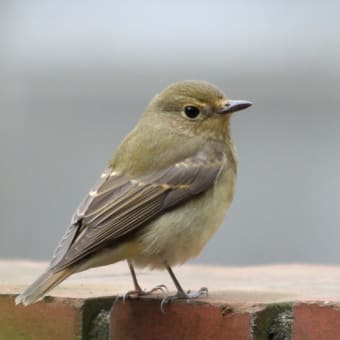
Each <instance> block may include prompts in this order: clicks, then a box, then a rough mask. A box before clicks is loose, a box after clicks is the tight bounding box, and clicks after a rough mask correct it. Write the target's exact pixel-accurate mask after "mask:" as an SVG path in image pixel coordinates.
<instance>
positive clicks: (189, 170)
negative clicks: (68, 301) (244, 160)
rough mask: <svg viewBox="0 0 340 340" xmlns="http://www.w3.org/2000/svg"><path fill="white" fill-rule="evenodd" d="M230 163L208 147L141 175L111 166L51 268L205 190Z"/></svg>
mask: <svg viewBox="0 0 340 340" xmlns="http://www.w3.org/2000/svg"><path fill="white" fill-rule="evenodd" d="M225 163H226V157H225V155H224V153H222V152H219V153H216V152H212V150H205V151H201V152H200V153H198V154H196V155H195V156H192V157H188V158H186V159H184V160H183V161H180V162H178V163H176V164H173V165H171V166H169V167H168V168H166V169H163V170H161V171H158V172H155V173H152V174H150V175H148V176H142V177H138V178H133V177H131V176H128V175H125V174H122V173H119V172H116V171H114V170H112V169H110V168H108V169H106V170H105V172H104V173H103V174H102V175H101V177H100V179H99V181H98V183H97V184H96V185H95V186H94V188H93V189H92V190H91V191H90V193H89V194H88V196H87V197H86V198H85V200H84V201H83V202H82V203H81V205H80V206H79V208H78V210H77V211H76V213H75V215H74V216H73V219H72V224H71V226H70V227H69V229H68V230H67V231H66V233H65V235H64V237H63V238H62V240H61V241H60V243H59V245H58V247H57V249H56V250H55V253H54V256H53V258H52V261H51V263H50V268H51V269H53V270H56V271H59V270H61V269H63V268H65V267H67V266H69V265H72V264H74V263H76V262H78V261H80V260H82V259H84V258H85V257H87V256H89V255H91V254H92V253H94V252H96V251H97V250H99V249H102V248H103V247H105V246H109V245H110V244H111V245H113V244H114V242H115V241H117V239H119V238H121V237H125V236H129V235H131V234H132V233H133V232H134V231H136V230H137V229H139V228H141V227H142V226H143V225H145V223H146V222H148V221H149V220H151V219H152V218H154V217H156V216H157V215H159V214H160V213H161V212H164V211H166V210H167V209H169V208H171V207H174V206H175V205H177V204H180V203H183V202H184V201H187V200H189V199H190V198H192V197H193V196H195V195H198V194H200V193H202V192H204V191H205V190H207V189H208V188H210V187H211V186H213V184H214V182H215V181H216V179H217V177H218V175H219V173H220V172H221V170H222V168H223V167H224V166H225V165H226V164H225Z"/></svg>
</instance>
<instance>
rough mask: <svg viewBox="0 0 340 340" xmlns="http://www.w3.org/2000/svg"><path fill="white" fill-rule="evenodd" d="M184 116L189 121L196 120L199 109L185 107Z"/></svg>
mask: <svg viewBox="0 0 340 340" xmlns="http://www.w3.org/2000/svg"><path fill="white" fill-rule="evenodd" d="M184 114H185V116H186V117H187V118H189V119H196V118H197V117H198V116H199V114H200V109H199V108H198V107H196V106H186V107H185V108H184Z"/></svg>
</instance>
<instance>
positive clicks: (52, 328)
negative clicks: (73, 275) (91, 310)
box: [0, 295, 81, 340]
mask: <svg viewBox="0 0 340 340" xmlns="http://www.w3.org/2000/svg"><path fill="white" fill-rule="evenodd" d="M47 300H48V299H47ZM47 300H45V301H43V302H38V303H36V304H34V305H32V306H29V307H24V306H22V305H21V306H16V305H15V303H14V296H1V295H0V306H1V308H0V330H1V331H0V339H1V340H9V339H10V340H16V339H23V340H26V339H30V340H41V339H49V340H54V339H56V340H57V339H58V340H60V339H63V340H69V339H70V340H74V339H81V315H80V313H79V308H80V307H81V306H80V305H79V303H78V301H77V300H75V301H72V303H71V302H70V300H69V301H68V303H65V301H63V300H62V299H51V301H47Z"/></svg>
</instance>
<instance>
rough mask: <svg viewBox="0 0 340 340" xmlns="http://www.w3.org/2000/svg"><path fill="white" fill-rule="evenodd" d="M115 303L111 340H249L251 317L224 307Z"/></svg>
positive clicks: (188, 304) (140, 302)
mask: <svg viewBox="0 0 340 340" xmlns="http://www.w3.org/2000/svg"><path fill="white" fill-rule="evenodd" d="M143 300H144V301H141V299H139V300H136V299H135V300H132V301H131V300H129V301H125V303H123V302H122V301H120V302H118V303H116V304H115V305H114V307H113V308H112V311H111V320H110V334H111V337H110V339H111V340H130V339H131V340H135V339H139V340H159V339H164V340H172V339H174V340H176V339H186V340H191V339H192V340H200V339H211V340H214V339H216V340H217V339H229V340H249V335H250V333H251V314H250V313H249V312H233V311H232V310H228V309H226V308H225V306H223V305H220V306H219V305H211V304H207V303H196V302H191V303H187V302H185V301H182V302H177V303H175V304H169V305H166V306H165V308H164V313H163V312H161V310H160V300H156V299H147V300H145V299H143Z"/></svg>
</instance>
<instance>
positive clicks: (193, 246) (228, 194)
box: [133, 168, 236, 268]
mask: <svg viewBox="0 0 340 340" xmlns="http://www.w3.org/2000/svg"><path fill="white" fill-rule="evenodd" d="M235 177H236V176H235V173H234V171H233V170H232V169H231V168H229V169H227V170H225V171H223V172H222V173H221V175H220V176H219V178H218V180H217V181H216V183H215V185H214V187H213V188H211V189H210V190H208V191H207V192H206V193H204V194H202V195H200V196H198V197H197V198H195V199H193V200H191V201H189V202H187V203H185V204H184V205H182V206H180V207H177V208H175V209H173V210H171V211H169V212H167V213H165V214H164V215H162V216H161V217H159V218H157V219H156V220H155V221H153V222H152V223H150V225H149V226H147V227H145V233H143V234H142V235H141V236H140V238H139V242H138V243H139V247H138V249H139V251H138V255H137V254H136V255H137V256H135V257H134V258H133V260H134V262H135V264H136V265H137V266H141V267H144V266H150V267H152V268H161V267H163V266H164V261H166V262H167V263H168V264H169V265H170V266H172V265H176V264H181V263H183V262H185V261H186V260H188V259H190V258H192V257H195V256H197V255H198V254H199V253H200V252H201V250H202V248H203V247H204V246H205V244H206V243H207V242H208V240H209V239H210V238H211V237H212V235H213V234H214V233H215V232H216V230H217V229H218V227H219V226H220V225H221V224H222V222H223V219H224V217H225V214H226V212H227V210H228V208H229V206H230V204H231V201H232V198H233V193H234V185H235Z"/></svg>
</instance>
